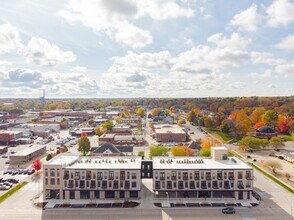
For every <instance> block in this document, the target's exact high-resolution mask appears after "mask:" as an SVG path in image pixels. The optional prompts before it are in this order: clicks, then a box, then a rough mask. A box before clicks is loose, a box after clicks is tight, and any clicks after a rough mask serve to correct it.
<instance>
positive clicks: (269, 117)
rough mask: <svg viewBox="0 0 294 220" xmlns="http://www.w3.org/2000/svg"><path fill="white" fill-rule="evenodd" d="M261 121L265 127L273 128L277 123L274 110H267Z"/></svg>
mask: <svg viewBox="0 0 294 220" xmlns="http://www.w3.org/2000/svg"><path fill="white" fill-rule="evenodd" d="M262 121H263V122H264V123H265V124H266V125H267V126H271V127H275V126H277V122H278V114H277V113H276V112H275V111H274V110H268V111H266V112H265V113H264V114H263V116H262Z"/></svg>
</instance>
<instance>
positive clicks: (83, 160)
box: [47, 155, 142, 170]
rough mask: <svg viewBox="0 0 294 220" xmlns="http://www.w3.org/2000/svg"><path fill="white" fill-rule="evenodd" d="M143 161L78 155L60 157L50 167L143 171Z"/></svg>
mask: <svg viewBox="0 0 294 220" xmlns="http://www.w3.org/2000/svg"><path fill="white" fill-rule="evenodd" d="M141 160H142V158H141V157H139V156H123V157H115V156H113V157H111V156H105V157H100V156H89V157H82V156H76V155H59V156H57V157H56V158H54V159H52V160H51V161H49V162H48V163H47V164H50V165H63V166H64V167H65V168H67V169H99V170H107V169H127V170H131V169H141Z"/></svg>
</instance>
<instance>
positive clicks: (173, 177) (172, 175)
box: [171, 171, 177, 180]
mask: <svg viewBox="0 0 294 220" xmlns="http://www.w3.org/2000/svg"><path fill="white" fill-rule="evenodd" d="M171 179H172V180H177V172H176V171H172V172H171Z"/></svg>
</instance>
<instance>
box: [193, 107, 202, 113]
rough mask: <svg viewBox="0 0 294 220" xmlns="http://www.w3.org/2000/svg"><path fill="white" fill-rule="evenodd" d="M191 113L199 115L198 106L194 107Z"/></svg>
mask: <svg viewBox="0 0 294 220" xmlns="http://www.w3.org/2000/svg"><path fill="white" fill-rule="evenodd" d="M193 113H194V114H195V115H201V111H200V109H199V108H194V109H193Z"/></svg>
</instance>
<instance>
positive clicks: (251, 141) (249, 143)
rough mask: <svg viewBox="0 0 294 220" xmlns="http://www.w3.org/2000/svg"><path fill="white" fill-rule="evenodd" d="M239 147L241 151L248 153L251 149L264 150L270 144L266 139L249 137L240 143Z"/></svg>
mask: <svg viewBox="0 0 294 220" xmlns="http://www.w3.org/2000/svg"><path fill="white" fill-rule="evenodd" d="M239 145H240V146H239V149H241V150H244V151H247V150H249V149H260V148H263V149H264V148H265V147H266V146H267V145H268V142H267V140H266V139H262V138H255V137H250V136H247V137H244V138H242V139H241V140H240V141H239Z"/></svg>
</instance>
